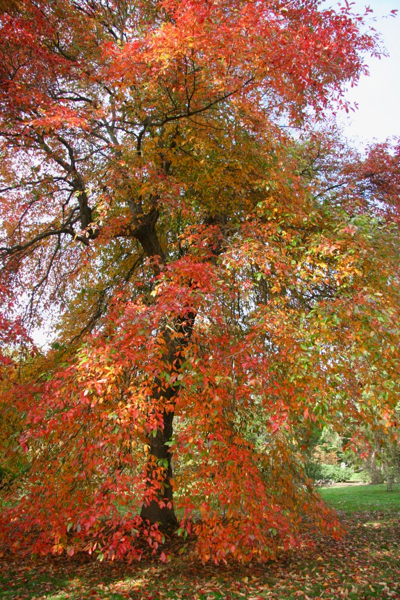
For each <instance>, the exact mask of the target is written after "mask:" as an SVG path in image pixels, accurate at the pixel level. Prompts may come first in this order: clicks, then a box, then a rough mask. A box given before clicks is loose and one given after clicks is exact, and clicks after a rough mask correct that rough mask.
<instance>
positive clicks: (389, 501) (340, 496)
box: [320, 484, 400, 512]
mask: <svg viewBox="0 0 400 600" xmlns="http://www.w3.org/2000/svg"><path fill="white" fill-rule="evenodd" d="M320 492H321V496H322V497H323V499H324V500H325V501H326V502H328V503H329V504H330V505H331V506H334V507H335V508H336V509H337V510H343V511H345V512H354V511H366V510H371V509H374V510H391V509H393V510H396V509H397V510H400V484H396V485H394V486H393V491H392V492H387V491H386V485H383V484H382V485H363V486H360V485H357V486H349V487H332V488H322V489H321V490H320Z"/></svg>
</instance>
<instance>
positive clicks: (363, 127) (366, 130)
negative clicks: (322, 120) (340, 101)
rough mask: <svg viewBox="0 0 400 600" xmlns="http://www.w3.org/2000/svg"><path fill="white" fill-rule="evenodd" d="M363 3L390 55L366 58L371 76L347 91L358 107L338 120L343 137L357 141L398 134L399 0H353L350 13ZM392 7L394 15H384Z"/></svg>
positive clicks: (399, 102)
mask: <svg viewBox="0 0 400 600" xmlns="http://www.w3.org/2000/svg"><path fill="white" fill-rule="evenodd" d="M366 6H369V7H370V8H372V10H373V11H374V12H373V15H372V16H373V17H376V18H377V19H378V20H377V21H376V22H375V23H373V24H372V25H373V27H374V28H375V29H376V30H377V31H379V32H380V33H381V38H382V42H383V45H384V46H385V48H386V50H387V51H388V52H389V54H390V56H389V57H383V58H381V59H380V60H379V59H376V58H367V59H366V62H367V64H368V65H369V71H370V76H369V77H362V79H361V80H360V83H359V85H358V86H357V87H356V88H353V89H350V90H349V91H348V93H347V94H346V97H347V98H348V99H349V100H350V101H351V102H352V103H354V102H357V103H358V105H359V108H358V110H357V111H356V113H350V116H349V117H347V116H342V117H340V121H343V123H344V132H345V134H346V136H347V137H348V138H352V139H354V140H355V141H357V142H359V143H360V144H362V143H363V142H367V141H372V140H373V139H376V140H377V141H384V140H385V139H387V138H388V137H390V136H398V137H400V0H369V2H368V0H353V6H352V9H353V12H357V13H360V14H363V13H364V12H365V10H364V9H365V7H366ZM395 9H397V10H398V11H399V12H398V14H397V17H395V18H393V17H388V18H384V15H389V13H390V11H391V10H395Z"/></svg>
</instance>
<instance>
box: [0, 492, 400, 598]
mask: <svg viewBox="0 0 400 600" xmlns="http://www.w3.org/2000/svg"><path fill="white" fill-rule="evenodd" d="M321 494H322V496H323V497H324V498H325V500H326V501H327V502H329V503H330V504H332V505H333V506H334V507H336V508H337V509H339V514H340V516H341V518H342V520H343V522H344V525H345V526H346V528H347V534H346V536H345V537H344V538H343V539H342V540H341V541H339V542H335V541H333V540H330V539H326V538H325V539H323V538H322V537H320V536H315V537H314V543H315V545H314V547H313V548H299V549H298V550H293V551H291V552H286V553H283V554H282V556H281V558H280V560H279V561H277V562H274V563H270V564H268V565H263V566H260V565H252V566H248V567H241V566H240V565H231V566H224V565H222V566H219V567H216V566H214V565H205V566H203V565H201V564H199V563H198V562H196V561H193V560H188V557H187V556H185V555H180V556H177V557H175V558H171V560H170V562H169V563H168V564H161V563H160V562H156V561H153V562H143V563H137V564H132V565H127V564H124V563H111V564H110V563H99V562H96V561H88V560H87V559H86V558H84V557H79V556H78V557H73V558H72V559H67V558H63V557H53V558H46V559H40V560H37V561H25V562H22V561H19V560H17V559H12V560H11V559H10V558H8V559H7V558H3V559H0V598H1V600H88V599H91V600H124V599H131V600H163V599H167V598H170V599H175V600H215V599H221V600H222V599H224V600H267V599H268V600H296V599H298V598H300V599H303V600H310V599H313V600H336V599H347V600H349V599H350V600H377V599H379V600H381V599H382V600H383V599H394V600H396V599H400V584H399V582H400V523H399V515H400V490H399V488H398V487H397V489H396V490H395V491H393V492H386V491H385V488H384V486H356V487H348V488H329V489H323V490H321Z"/></svg>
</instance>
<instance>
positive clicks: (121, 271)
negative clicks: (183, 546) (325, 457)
mask: <svg viewBox="0 0 400 600" xmlns="http://www.w3.org/2000/svg"><path fill="white" fill-rule="evenodd" d="M361 24H362V19H361V18H356V17H355V16H353V15H351V13H350V9H349V8H348V7H347V8H346V7H345V8H343V9H341V10H340V11H338V12H335V11H334V10H330V9H329V10H325V9H323V7H322V6H321V4H320V3H319V2H317V1H314V0H309V1H306V2H303V1H300V0H299V1H297V0H296V1H294V2H286V1H283V2H276V1H267V2H263V3H260V2H256V1H254V2H252V1H251V2H249V1H246V2H244V1H240V0H229V1H228V0H219V1H216V0H215V1H211V2H210V1H208V2H206V1H205V0H195V1H194V0H185V1H184V2H182V1H179V2H177V1H175V0H164V1H163V2H148V1H146V2H140V1H133V0H115V1H111V0H102V1H100V0H76V1H73V0H70V1H67V2H65V1H63V2H59V1H58V0H54V1H53V2H51V3H48V2H40V1H39V2H32V1H31V0H19V2H18V3H15V4H14V5H13V7H12V10H10V11H8V10H7V8H6V9H4V8H3V9H2V15H1V33H2V36H1V44H0V53H1V65H2V67H1V69H2V70H1V73H0V81H1V86H0V89H1V105H0V106H1V128H0V135H1V139H2V146H1V152H2V166H1V176H2V180H3V183H2V191H1V193H2V200H1V217H0V219H1V223H2V230H3V231H2V242H1V247H0V251H1V253H2V259H3V270H2V277H3V280H4V284H3V285H4V289H5V290H7V293H10V294H11V295H12V297H13V298H14V299H15V302H16V304H17V308H18V307H19V314H20V315H21V316H22V318H23V322H24V323H26V324H28V323H31V324H35V325H36V326H37V325H40V324H42V323H44V322H46V321H48V320H51V322H52V324H53V326H54V327H55V329H56V331H57V342H56V343H55V344H54V345H53V348H52V349H51V350H50V351H48V352H47V353H46V355H45V356H37V357H35V358H32V359H30V360H28V361H26V365H25V367H24V368H23V370H22V372H21V371H18V373H17V372H16V371H15V369H13V368H12V367H11V371H13V372H12V373H9V372H7V377H6V378H4V385H3V386H2V406H3V409H4V411H5V412H6V413H8V412H9V411H10V410H11V409H12V410H17V411H18V413H19V414H20V415H21V419H22V422H21V424H20V435H19V445H18V446H17V445H14V447H13V448H12V450H14V451H15V452H16V453H17V454H18V453H19V452H21V450H22V451H24V452H25V453H26V455H27V457H28V459H29V463H30V469H29V474H28V476H27V477H26V478H24V479H20V480H19V481H18V482H17V483H16V484H15V485H14V486H13V487H12V490H11V494H13V496H12V498H11V499H9V504H8V506H9V508H8V509H7V510H6V511H4V513H3V515H2V518H1V527H0V531H1V535H2V537H3V540H4V541H7V543H8V544H9V546H10V547H12V548H14V549H17V550H20V551H21V550H23V549H25V550H26V551H29V552H32V551H35V552H49V551H53V552H58V551H63V550H67V551H68V553H69V554H73V553H74V552H75V551H76V549H85V550H87V551H89V552H90V553H92V552H98V553H99V555H100V557H103V556H106V557H109V558H114V557H116V556H117V557H121V556H125V555H128V556H129V557H131V558H132V557H137V556H139V555H140V549H139V547H138V546H137V544H136V540H137V538H138V536H140V535H141V534H143V535H144V536H145V538H146V539H147V541H148V542H149V544H150V545H151V546H152V547H153V549H154V551H157V549H158V546H159V543H160V542H161V541H162V539H163V534H164V533H165V532H168V531H169V530H170V529H171V528H175V527H176V526H177V524H178V523H177V522H178V520H179V521H180V529H179V531H180V533H185V532H186V533H187V532H189V533H190V532H191V531H193V530H194V531H195V533H196V534H197V539H198V545H197V551H198V553H199V555H200V556H201V558H202V559H203V560H208V559H210V558H213V559H214V560H216V561H218V560H225V558H226V557H227V556H228V555H232V556H234V557H235V558H237V559H239V560H243V561H245V560H250V559H252V558H253V557H258V558H260V559H263V560H265V559H269V558H271V557H273V556H274V555H275V553H276V552H277V549H278V548H280V547H289V546H291V545H294V544H297V543H300V540H301V531H302V526H303V522H304V519H305V517H306V516H307V518H308V519H309V520H310V521H311V523H312V524H314V525H315V526H318V527H322V528H323V529H324V530H326V531H328V532H331V533H332V534H333V535H338V533H339V529H340V527H339V524H338V523H337V522H336V520H335V518H334V516H333V515H332V514H331V513H330V512H329V510H328V509H327V508H325V507H324V506H323V505H322V503H321V500H320V497H319V496H318V495H316V494H315V493H314V491H313V488H312V484H311V482H310V481H309V480H308V479H307V477H306V476H305V474H304V470H303V462H304V461H303V458H302V453H303V448H302V445H301V443H299V439H298V437H297V431H298V429H299V426H301V428H302V429H303V431H304V429H307V428H315V427H316V426H318V425H319V424H322V423H324V424H325V423H326V424H329V423H332V424H333V425H335V426H336V427H337V428H340V427H341V424H342V423H343V422H344V421H346V420H348V419H349V418H351V419H352V421H353V422H354V423H355V425H357V423H360V422H362V423H366V422H367V423H368V422H372V421H374V420H377V419H378V418H379V415H380V414H381V413H382V411H391V410H392V409H393V406H394V404H395V398H396V389H395V385H396V384H395V382H396V378H395V374H396V369H397V368H398V355H397V350H396V348H397V339H398V330H397V325H396V323H397V322H398V320H397V319H396V315H397V312H398V306H399V304H398V275H397V270H396V269H397V268H398V265H397V263H396V260H397V258H396V257H397V256H398V246H397V244H398V242H397V236H396V229H395V226H396V223H395V219H394V218H393V215H397V214H398V213H397V209H398V205H397V204H396V198H397V197H398V196H396V194H395V193H394V190H395V189H397V188H395V187H393V186H392V183H391V182H392V179H391V176H390V173H391V172H394V171H395V169H396V168H397V166H396V165H397V162H396V160H395V158H394V156H395V155H394V154H393V151H392V149H391V148H390V147H389V146H387V147H381V148H380V150H379V151H377V152H376V153H375V155H374V156H372V155H371V161H372V163H371V164H372V167H373V168H374V169H375V170H373V169H372V170H371V168H372V167H371V168H370V166H369V164H368V167H367V166H366V165H367V163H366V162H365V161H362V160H361V159H359V158H358V157H354V160H350V157H349V156H348V155H347V157H346V161H344V163H345V164H343V163H342V162H341V160H342V158H343V156H344V152H343V148H341V147H340V145H339V143H338V142H337V140H335V138H334V136H332V135H328V134H325V133H321V132H320V133H318V129H314V132H312V131H313V130H312V125H313V123H315V120H318V119H321V118H322V117H323V114H324V113H323V111H324V110H325V109H327V108H329V107H330V106H331V105H332V103H334V102H336V103H339V104H345V103H344V101H343V100H342V99H341V93H342V91H343V88H344V86H345V85H346V84H348V83H349V82H350V83H354V82H356V81H357V80H358V78H359V76H360V74H361V73H363V72H364V70H365V67H364V64H363V59H362V56H363V53H365V52H371V53H376V52H377V50H376V45H375V39H374V37H373V36H371V35H367V34H361V33H360V30H359V29H360V26H361ZM291 131H293V135H292V134H291ZM383 173H385V176H384V177H383V176H380V175H379V174H383ZM389 184H390V185H389ZM394 185H395V186H396V185H397V184H396V183H395V184H394ZM377 190H379V197H378V196H377V195H376V194H377ZM377 200H378V201H379V202H377ZM17 313H18V310H17ZM388 381H390V382H391V386H390V389H389V390H388V386H387V382H388ZM174 419H175V433H174V430H173V421H174ZM7 451H8V452H9V451H10V448H7ZM172 455H173V456H174V457H175V463H176V464H175V470H176V477H175V479H174V478H173V476H172V475H173V474H172V462H171V461H172ZM194 465H195V467H194ZM22 490H23V494H21V491H22ZM173 491H174V492H175V493H174V498H175V505H176V508H175V506H174V502H173ZM17 500H18V501H17ZM177 515H178V518H177ZM162 556H164V555H162Z"/></svg>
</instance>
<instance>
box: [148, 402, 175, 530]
mask: <svg viewBox="0 0 400 600" xmlns="http://www.w3.org/2000/svg"><path fill="white" fill-rule="evenodd" d="M173 418H174V413H173V412H165V411H164V413H163V422H164V428H163V429H158V430H157V431H156V435H155V436H154V437H149V439H148V445H149V446H150V450H149V455H150V456H149V461H148V463H147V467H146V482H147V486H148V488H150V489H155V490H156V494H155V495H153V497H151V496H150V497H147V498H145V501H144V503H143V506H142V511H141V517H142V519H145V520H148V521H149V522H150V523H151V524H154V523H158V524H159V528H160V529H161V530H162V531H171V530H173V529H175V528H176V527H177V525H178V521H177V518H176V516H175V512H174V506H173V498H172V492H173V490H172V483H171V479H172V465H171V459H172V453H171V450H170V447H169V445H168V442H169V441H170V440H171V438H172V432H173V428H172V422H173ZM155 463H156V464H155ZM157 466H158V467H160V466H161V467H162V468H163V469H164V470H163V471H162V472H161V477H160V471H159V470H158V469H155V468H154V467H157ZM155 478H156V481H155Z"/></svg>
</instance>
